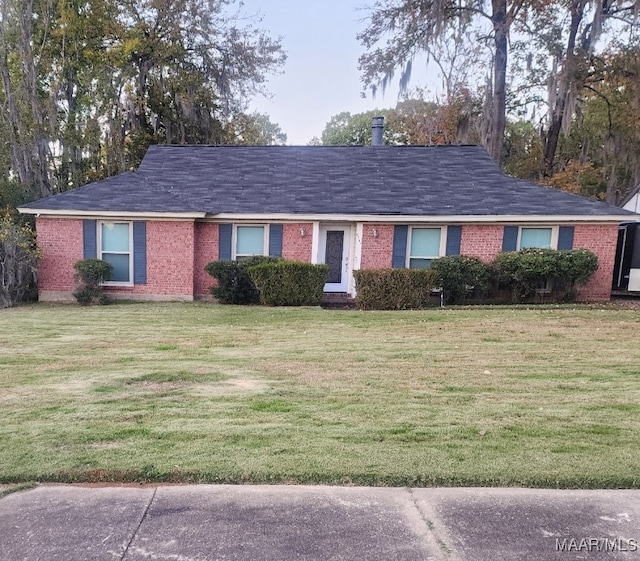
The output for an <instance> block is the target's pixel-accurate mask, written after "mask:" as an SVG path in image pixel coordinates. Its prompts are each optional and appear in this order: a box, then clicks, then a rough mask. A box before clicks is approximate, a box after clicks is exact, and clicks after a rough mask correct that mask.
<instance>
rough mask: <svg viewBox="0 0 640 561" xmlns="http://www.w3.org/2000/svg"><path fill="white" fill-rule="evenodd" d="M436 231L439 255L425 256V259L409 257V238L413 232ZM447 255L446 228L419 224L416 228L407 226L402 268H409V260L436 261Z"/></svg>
mask: <svg viewBox="0 0 640 561" xmlns="http://www.w3.org/2000/svg"><path fill="white" fill-rule="evenodd" d="M425 229H426V230H436V229H440V255H434V256H433V257H431V256H428V257H427V256H425V257H413V256H412V255H411V238H412V237H413V230H425ZM446 253H447V227H446V226H438V225H436V224H434V225H431V224H428V225H427V224H420V225H416V226H409V235H408V236H407V251H406V256H405V264H404V266H405V267H406V268H407V269H410V268H411V259H438V258H439V257H444V256H445V255H446Z"/></svg>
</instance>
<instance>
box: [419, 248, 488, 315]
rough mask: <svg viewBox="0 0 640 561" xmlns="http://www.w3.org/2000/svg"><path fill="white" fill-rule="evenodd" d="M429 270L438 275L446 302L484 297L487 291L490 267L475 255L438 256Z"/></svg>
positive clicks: (457, 302) (455, 302)
mask: <svg viewBox="0 0 640 561" xmlns="http://www.w3.org/2000/svg"><path fill="white" fill-rule="evenodd" d="M431 270H432V271H434V272H435V273H437V274H438V276H439V277H440V286H441V287H442V293H443V297H444V300H445V302H446V303H447V304H459V303H460V302H462V301H463V300H466V299H480V298H484V297H485V296H486V295H487V293H488V291H489V284H490V282H491V267H490V266H489V265H487V264H486V263H484V262H482V261H480V259H478V258H476V257H466V256H464V255H451V256H449V257H440V258H439V259H435V260H434V261H433V263H432V264H431Z"/></svg>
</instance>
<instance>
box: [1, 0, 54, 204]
mask: <svg viewBox="0 0 640 561" xmlns="http://www.w3.org/2000/svg"><path fill="white" fill-rule="evenodd" d="M36 1H37V2H38V4H37V6H36V7H37V8H38V11H39V12H40V13H41V16H42V17H41V18H39V19H38V18H34V2H33V0H4V1H3V2H2V8H1V12H0V78H1V80H2V89H3V94H4V103H5V107H6V110H5V111H3V116H4V118H5V119H6V123H5V125H6V130H7V132H8V134H9V139H10V142H11V162H12V167H13V169H14V171H15V172H16V173H17V175H18V177H19V178H20V181H21V182H22V183H23V184H24V185H25V186H28V188H32V187H35V188H36V189H37V190H38V192H39V193H40V194H41V195H43V196H44V195H48V194H50V193H51V190H52V186H51V180H50V176H49V168H48V162H49V155H50V150H49V133H50V130H48V127H47V123H46V121H45V117H46V109H45V106H46V104H47V100H46V98H44V97H43V95H42V93H41V91H40V89H39V87H38V86H39V84H38V80H39V74H40V73H39V70H40V67H41V65H42V60H41V58H42V47H43V44H44V42H45V41H46V40H47V36H48V32H49V22H50V17H49V14H50V8H51V5H50V2H48V1H46V0H36ZM34 20H36V24H34ZM34 31H36V33H35V34H34Z"/></svg>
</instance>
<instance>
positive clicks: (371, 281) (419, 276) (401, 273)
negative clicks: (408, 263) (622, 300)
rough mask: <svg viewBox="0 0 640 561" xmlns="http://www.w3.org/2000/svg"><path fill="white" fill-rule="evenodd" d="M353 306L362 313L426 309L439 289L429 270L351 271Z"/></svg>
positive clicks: (433, 273)
mask: <svg viewBox="0 0 640 561" xmlns="http://www.w3.org/2000/svg"><path fill="white" fill-rule="evenodd" d="M353 276H354V277H355V280H356V291H357V296H356V306H357V307H358V308H359V309H361V310H410V309H419V308H424V307H426V306H428V305H429V303H430V299H431V291H432V290H433V289H434V287H436V286H438V282H439V278H438V275H437V273H435V272H434V271H432V270H430V269H365V270H360V271H354V272H353Z"/></svg>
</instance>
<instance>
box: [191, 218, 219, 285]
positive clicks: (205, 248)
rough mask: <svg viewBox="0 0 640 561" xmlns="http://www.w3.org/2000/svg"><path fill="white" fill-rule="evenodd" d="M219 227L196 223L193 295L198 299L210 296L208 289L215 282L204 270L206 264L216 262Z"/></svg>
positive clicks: (208, 223) (206, 223)
mask: <svg viewBox="0 0 640 561" xmlns="http://www.w3.org/2000/svg"><path fill="white" fill-rule="evenodd" d="M218 226H219V225H218V224H212V223H210V222H197V223H196V240H195V252H196V253H195V262H194V271H193V277H194V283H193V284H194V287H193V293H194V295H195V296H198V297H208V296H210V292H209V289H210V288H211V286H212V285H213V284H214V283H215V282H216V281H215V279H214V278H213V277H212V276H211V275H210V274H209V273H207V272H206V271H205V270H204V268H205V266H206V264H207V263H210V262H211V261H217V260H218V257H219V254H220V249H219V239H220V238H219V227H218Z"/></svg>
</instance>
